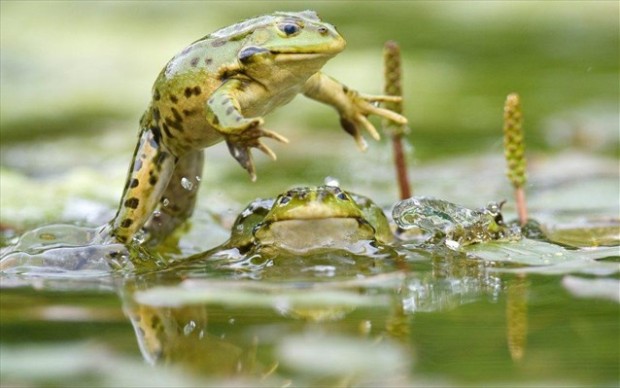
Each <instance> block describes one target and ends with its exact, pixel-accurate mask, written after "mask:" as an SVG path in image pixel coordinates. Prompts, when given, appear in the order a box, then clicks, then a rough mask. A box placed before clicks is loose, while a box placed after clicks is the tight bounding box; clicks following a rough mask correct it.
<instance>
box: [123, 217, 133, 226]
mask: <svg viewBox="0 0 620 388" xmlns="http://www.w3.org/2000/svg"><path fill="white" fill-rule="evenodd" d="M131 224H133V220H132V219H131V218H125V219H124V220H123V222H121V228H129V227H130V226H131Z"/></svg>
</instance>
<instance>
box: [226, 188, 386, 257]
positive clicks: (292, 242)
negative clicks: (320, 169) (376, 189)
mask: <svg viewBox="0 0 620 388" xmlns="http://www.w3.org/2000/svg"><path fill="white" fill-rule="evenodd" d="M392 240H393V235H392V232H391V230H390V225H389V223H388V220H387V218H386V217H385V214H384V213H383V211H382V210H381V208H379V207H378V206H377V205H376V204H375V203H374V202H373V201H371V200H370V199H369V198H367V197H364V196H361V195H358V194H353V193H349V192H346V191H343V190H342V189H340V188H339V187H337V186H328V185H325V186H318V187H298V188H294V189H291V190H289V191H287V192H286V193H283V194H280V195H279V196H278V197H277V198H271V199H259V200H256V201H254V202H252V203H251V204H249V205H248V206H247V207H246V208H245V209H244V210H243V211H242V212H241V213H240V214H239V216H238V217H237V219H236V220H235V223H234V225H233V227H232V233H231V237H230V240H229V241H228V242H227V243H225V245H224V246H225V247H226V248H232V247H235V248H238V249H239V250H241V251H245V250H247V249H249V248H250V247H257V246H261V247H264V246H277V247H279V248H284V249H286V250H289V251H296V252H305V251H308V250H309V249H312V248H345V249H346V248H348V247H351V246H354V245H355V244H356V243H358V242H364V241H376V242H379V243H382V244H385V243H388V242H391V241H392Z"/></svg>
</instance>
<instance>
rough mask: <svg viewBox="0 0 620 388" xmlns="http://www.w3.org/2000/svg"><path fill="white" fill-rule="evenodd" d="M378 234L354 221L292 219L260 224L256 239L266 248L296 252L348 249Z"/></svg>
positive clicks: (368, 225)
mask: <svg viewBox="0 0 620 388" xmlns="http://www.w3.org/2000/svg"><path fill="white" fill-rule="evenodd" d="M374 234H375V230H374V228H373V227H372V226H371V225H370V224H369V223H368V222H366V221H364V220H360V219H358V218H355V217H343V218H338V217H330V218H311V219H289V220H280V221H273V222H265V223H262V224H259V225H258V226H257V227H256V229H255V230H254V237H256V239H257V240H258V241H259V242H260V243H261V244H263V245H274V246H278V247H281V248H285V249H288V250H292V251H296V252H300V253H302V252H307V251H309V250H312V249H317V248H341V249H348V248H349V247H352V246H353V245H355V244H357V243H360V242H362V241H368V240H373V239H374Z"/></svg>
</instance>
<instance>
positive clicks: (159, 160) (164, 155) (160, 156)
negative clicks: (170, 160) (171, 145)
mask: <svg viewBox="0 0 620 388" xmlns="http://www.w3.org/2000/svg"><path fill="white" fill-rule="evenodd" d="M168 156H169V154H168V153H167V152H160V153H159V154H157V157H156V158H155V163H156V164H157V165H158V166H161V164H162V163H163V162H164V160H166V158H167V157H168Z"/></svg>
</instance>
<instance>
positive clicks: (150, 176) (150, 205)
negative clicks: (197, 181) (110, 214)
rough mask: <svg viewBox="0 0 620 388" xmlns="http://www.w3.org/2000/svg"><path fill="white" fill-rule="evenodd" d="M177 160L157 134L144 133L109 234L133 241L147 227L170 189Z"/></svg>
mask: <svg viewBox="0 0 620 388" xmlns="http://www.w3.org/2000/svg"><path fill="white" fill-rule="evenodd" d="M176 160H177V158H176V157H175V156H174V155H173V154H171V153H170V151H169V150H168V149H167V148H166V147H165V146H164V144H162V143H161V139H160V138H159V137H157V136H156V135H155V134H154V133H153V131H151V130H150V129H148V128H147V129H143V130H142V132H141V133H140V140H139V142H138V145H137V146H136V150H135V152H134V156H133V160H132V163H131V165H130V167H129V173H128V175H127V183H126V184H125V189H124V191H123V196H122V198H121V203H120V205H119V209H118V212H117V213H116V216H115V217H114V219H113V220H112V221H111V223H110V227H111V230H110V231H109V232H108V233H109V234H110V235H111V236H113V237H114V238H115V239H116V240H117V241H118V242H120V243H127V242H129V241H130V240H131V239H132V238H133V237H134V236H135V235H136V233H137V232H138V231H139V230H140V229H141V228H142V227H143V226H144V224H145V222H146V221H147V219H148V218H149V217H150V216H151V214H152V213H153V211H154V210H155V207H156V206H157V203H158V202H159V200H160V198H161V196H162V193H163V192H164V190H165V189H166V187H167V186H168V182H169V181H170V177H171V176H172V172H173V171H174V168H175V165H176Z"/></svg>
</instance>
